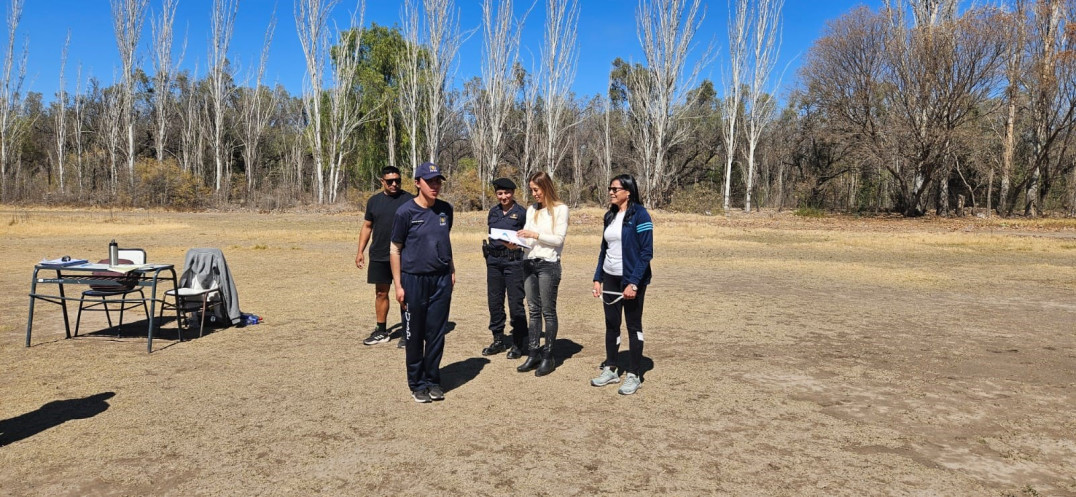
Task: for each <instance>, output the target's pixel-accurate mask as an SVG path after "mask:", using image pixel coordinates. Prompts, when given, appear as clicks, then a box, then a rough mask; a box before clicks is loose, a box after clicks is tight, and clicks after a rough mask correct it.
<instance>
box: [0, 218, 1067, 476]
mask: <svg viewBox="0 0 1076 497" xmlns="http://www.w3.org/2000/svg"><path fill="white" fill-rule="evenodd" d="M600 215H601V212H600V211H599V210H596V209H590V210H581V211H576V212H573V217H572V224H571V227H570V229H569V237H568V242H567V246H566V249H565V254H564V260H565V269H564V279H563V281H562V283H561V288H560V320H561V331H560V337H561V338H562V339H561V340H560V341H559V343H558V344H557V350H558V355H559V356H560V358H561V360H562V362H561V364H560V365H559V367H558V368H557V370H556V371H555V372H554V373H553V374H551V375H549V376H547V377H543V378H536V377H535V376H533V375H532V374H519V373H516V371H515V366H516V364H517V361H508V360H507V359H505V358H504V357H503V356H497V357H489V358H486V357H482V356H481V355H480V354H479V351H480V350H481V349H482V347H483V346H485V345H486V344H487V343H488V342H489V339H490V335H489V332H488V331H487V330H486V325H487V318H488V314H487V312H486V308H485V280H484V274H485V273H484V267H483V263H482V259H481V257H480V254H479V251H478V250H477V248H478V246H479V243H480V240H481V237H482V233H483V232H484V225H483V222H484V221H483V216H482V214H480V213H464V214H461V215H460V216H459V219H458V220H457V223H456V229H455V231H454V235H453V243H454V248H455V253H456V258H457V270H458V283H457V287H456V290H455V294H454V297H453V304H452V314H451V316H452V317H451V320H452V322H453V323H455V328H454V330H453V331H452V332H451V333H450V334H449V336H448V338H447V345H446V351H445V356H444V361H443V363H442V368H443V375H444V382H445V387H446V389H447V390H448V392H447V399H446V400H445V401H444V402H438V403H434V404H424V405H420V404H416V403H415V402H413V401H412V400H411V398H410V396H409V395H408V391H407V387H406V381H405V374H404V365H403V353H402V351H400V350H397V349H396V347H395V344H394V343H390V344H386V345H379V346H374V347H365V346H363V345H362V339H363V338H364V337H365V336H366V335H367V334H368V333H369V331H370V329H371V326H372V324H373V323H372V321H373V320H372V312H373V304H372V302H373V290H372V287H370V286H369V285H367V284H366V283H365V273H364V272H362V271H359V270H358V269H356V268H355V267H354V256H355V253H354V252H355V241H356V238H357V235H358V228H359V223H360V219H361V216H360V214H359V213H355V212H342V213H341V212H337V213H286V214H276V213H273V214H255V213H199V214H183V213H170V212H147V211H130V212H109V211H59V210H33V209H32V210H22V209H14V208H11V207H7V208H5V209H4V210H2V211H0V240H2V242H0V258H2V260H3V261H4V270H3V271H2V272H0V494H3V495H47V496H56V495H79V496H82V495H289V496H290V495H309V494H326V495H386V494H387V495H396V494H405V495H429V494H440V495H458V494H469V495H510V494H518V495H528V494H531V495H594V494H628V495H651V494H678V495H697V494H722V495H947V496H949V495H975V496H981V495H995V496H1000V495H1013V496H1025V495H1026V496H1031V495H1054V496H1056V495H1062V496H1064V495H1076V415H1074V411H1073V406H1076V223H1073V222H1072V221H1057V220H1054V221H1051V220H1045V221H1035V222H1031V221H1011V220H997V219H994V220H975V219H973V220H968V219H962V220H931V219H919V220H905V219H896V218H894V219H855V218H847V217H838V218H823V219H805V218H799V217H796V216H793V215H791V214H786V213H782V214H759V215H752V216H746V217H745V216H742V215H738V216H733V217H732V218H725V217H699V216H690V215H679V214H670V213H665V212H657V213H655V214H654V223H655V225H656V229H655V233H656V253H657V258H656V259H655V261H654V274H655V280H654V283H653V285H652V286H651V287H650V290H649V292H648V294H647V304H646V306H647V309H646V313H645V316H644V327H645V330H646V338H647V342H646V353H645V355H646V357H647V358H648V359H649V361H648V365H649V366H650V369H649V370H648V371H647V372H646V373H645V374H644V380H645V381H644V383H643V387H642V388H641V389H640V390H639V393H638V394H636V395H634V396H631V397H624V396H619V395H617V393H616V388H615V387H605V388H594V387H591V386H590V385H589V384H588V382H587V380H588V378H590V377H591V376H593V375H595V374H596V373H597V370H596V367H597V365H598V363H599V362H600V361H601V360H602V358H603V355H604V352H603V350H602V334H603V322H602V317H601V312H602V311H601V303H600V302H598V301H596V300H595V299H593V298H592V297H591V296H590V295H589V288H590V285H591V283H590V280H591V275H592V272H593V268H594V263H595V259H596V256H597V249H598V242H599V238H598V237H599V232H600ZM112 238H115V239H117V240H118V241H119V243H120V245H121V246H138V247H143V248H145V249H147V251H148V252H149V258H150V260H151V261H152V262H171V263H175V264H177V265H182V262H183V255H184V253H185V251H186V250H187V248H189V247H202V246H206V247H219V248H221V249H223V250H224V253H225V254H226V256H227V258H228V262H229V265H230V267H231V269H232V273H233V276H234V277H235V280H236V283H237V287H238V290H239V294H240V304H241V307H242V309H243V311H244V312H248V313H254V314H258V315H260V316H262V317H263V318H264V320H265V322H264V323H263V324H260V325H257V326H248V327H244V328H228V329H221V330H215V331H214V332H212V333H209V334H206V335H205V336H204V337H201V338H194V339H191V340H188V341H184V342H177V341H175V340H174V338H175V336H176V333H175V327H176V323H175V321H174V320H168V321H167V322H165V323H164V326H163V330H162V331H161V335H162V336H163V338H160V339H158V340H155V342H154V346H155V347H154V349H155V350H154V352H153V353H152V354H147V353H146V341H145V322H144V321H143V320H141V319H139V318H135V319H134V320H133V322H130V323H129V326H125V329H124V330H123V332H122V336H121V337H119V338H117V337H116V336H115V334H114V332H112V331H110V330H107V329H105V328H106V326H107V325H106V323H105V319H104V316H103V315H101V314H100V313H94V314H91V315H89V316H84V323H83V327H84V329H83V334H86V333H87V332H88V336H81V337H79V338H75V339H71V340H65V339H64V333H63V321H62V318H61V313H60V309H59V308H58V307H57V306H55V305H49V304H39V305H38V308H37V312H36V318H35V321H34V334H33V344H32V347H30V348H25V347H24V346H23V345H24V343H23V342H24V339H25V322H26V314H27V303H28V298H27V293H28V291H29V283H30V281H29V280H30V275H31V271H32V266H33V264H34V263H35V262H37V261H39V260H40V259H42V258H43V257H45V256H48V257H59V256H61V255H65V254H69V255H72V256H75V257H84V258H101V257H105V256H106V249H107V244H108V241H109V240H110V239H112ZM396 313H397V307H396V306H395V304H394V305H393V308H392V313H391V314H390V316H394V315H397V314H396ZM390 322H392V323H394V322H395V320H394V319H390ZM622 359H623V360H624V361H625V363H626V353H623V354H622Z"/></svg>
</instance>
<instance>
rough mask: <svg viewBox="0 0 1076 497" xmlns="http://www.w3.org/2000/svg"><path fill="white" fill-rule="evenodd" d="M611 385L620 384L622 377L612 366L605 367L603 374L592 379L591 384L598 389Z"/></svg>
mask: <svg viewBox="0 0 1076 497" xmlns="http://www.w3.org/2000/svg"><path fill="white" fill-rule="evenodd" d="M610 383H620V375H618V374H617V373H616V368H614V367H612V366H605V367H604V368H602V374H600V375H598V377H597V378H591V379H590V384H591V385H593V386H596V387H604V386H605V385H608V384H610Z"/></svg>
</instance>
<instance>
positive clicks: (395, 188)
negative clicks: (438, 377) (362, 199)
mask: <svg viewBox="0 0 1076 497" xmlns="http://www.w3.org/2000/svg"><path fill="white" fill-rule="evenodd" d="M401 181H402V179H401V178H400V170H399V169H397V168H395V167H393V166H385V167H384V168H382V169H381V187H382V188H383V191H381V192H379V193H377V194H376V195H374V196H372V197H370V200H368V201H367V202H366V218H365V220H364V221H363V223H362V231H360V232H359V253H358V254H357V255H356V256H355V267H357V268H359V269H362V268H363V266H364V265H365V264H366V260H365V259H364V258H363V255H362V253H363V252H364V251H366V244H367V243H368V242H370V238H371V235H373V243H371V244H370V267H369V269H368V270H367V273H366V282H367V283H372V284H373V285H374V293H375V297H374V311H375V313H376V314H377V327H376V328H374V331H373V332H372V333H370V336H369V337H368V338H367V339H366V340H363V341H362V343H363V344H364V345H374V344H377V343H384V342H387V341H389V332H388V329H387V328H386V327H385V321H387V320H388V316H389V284H391V283H392V268H391V267H390V266H389V238H390V235H391V234H392V220H393V217H394V216H395V215H396V209H398V208H399V207H400V206H401V205H403V204H404V203H406V202H407V201H408V200H411V199H412V198H414V195H411V194H410V193H408V192H406V191H403V189H402V183H401ZM403 343H404V341H403V339H401V340H400V347H402V346H403Z"/></svg>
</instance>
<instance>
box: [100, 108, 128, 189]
mask: <svg viewBox="0 0 1076 497" xmlns="http://www.w3.org/2000/svg"><path fill="white" fill-rule="evenodd" d="M103 97H104V100H103V104H104V107H105V123H104V126H105V128H106V130H105V143H106V149H107V152H108V181H109V189H110V192H111V193H112V195H115V194H116V190H117V187H118V184H119V160H120V159H119V152H120V142H121V141H122V140H123V137H122V134H123V114H124V111H123V105H122V104H121V103H122V102H123V89H122V87H121V88H115V87H113V88H108V89H105V91H104V94H103Z"/></svg>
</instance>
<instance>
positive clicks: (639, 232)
mask: <svg viewBox="0 0 1076 497" xmlns="http://www.w3.org/2000/svg"><path fill="white" fill-rule="evenodd" d="M635 242H636V247H638V250H639V263H638V264H636V265H635V267H633V268H632V271H631V275H630V276H629V277H628V278H626V281H625V282H624V283H625V286H626V287H625V288H624V298H625V299H633V298H635V290H632V288H631V285H638V284H639V283H640V282H642V281H643V275H645V274H646V268H647V266H649V265H650V261H651V260H652V259H653V258H654V223H653V221H651V220H650V213H649V212H646V211H645V210H643V211H640V212H639V214H638V215H636V218H635ZM629 292H630V294H631V296H630V297H629V296H628V294H629Z"/></svg>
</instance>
